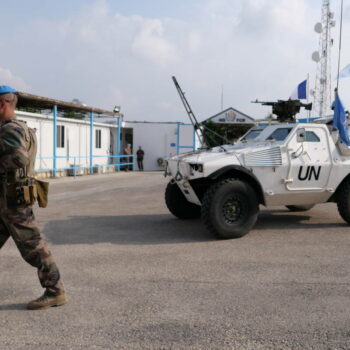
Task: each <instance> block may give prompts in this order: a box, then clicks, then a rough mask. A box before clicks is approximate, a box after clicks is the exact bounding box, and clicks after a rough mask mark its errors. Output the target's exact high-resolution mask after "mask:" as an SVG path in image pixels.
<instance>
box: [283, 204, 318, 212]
mask: <svg viewBox="0 0 350 350" xmlns="http://www.w3.org/2000/svg"><path fill="white" fill-rule="evenodd" d="M314 206H315V204H309V205H286V208H288V209H289V210H290V211H295V212H296V211H308V210H310V209H311V208H313V207H314Z"/></svg>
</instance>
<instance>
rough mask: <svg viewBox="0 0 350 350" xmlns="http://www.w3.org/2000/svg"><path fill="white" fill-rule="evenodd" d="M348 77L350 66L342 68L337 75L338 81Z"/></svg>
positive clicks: (349, 75)
mask: <svg viewBox="0 0 350 350" xmlns="http://www.w3.org/2000/svg"><path fill="white" fill-rule="evenodd" d="M348 77H350V64H348V65H347V66H346V67H344V68H343V69H342V70H341V71H340V73H339V79H341V78H348Z"/></svg>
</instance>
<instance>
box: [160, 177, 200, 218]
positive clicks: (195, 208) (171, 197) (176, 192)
mask: <svg viewBox="0 0 350 350" xmlns="http://www.w3.org/2000/svg"><path fill="white" fill-rule="evenodd" d="M165 203H166V205H167V207H168V209H169V211H170V212H171V213H172V214H173V215H175V216H176V217H178V218H179V219H196V218H199V217H200V216H201V207H200V206H199V205H197V204H194V203H190V202H189V201H188V200H187V199H186V197H185V196H184V195H183V193H182V192H181V190H180V188H179V186H178V185H177V184H176V183H172V182H169V183H168V185H167V187H166V190H165Z"/></svg>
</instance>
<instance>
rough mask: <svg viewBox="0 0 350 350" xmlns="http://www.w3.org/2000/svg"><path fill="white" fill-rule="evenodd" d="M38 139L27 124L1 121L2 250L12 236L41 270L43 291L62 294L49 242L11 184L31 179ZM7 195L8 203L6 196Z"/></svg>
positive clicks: (26, 259)
mask: <svg viewBox="0 0 350 350" xmlns="http://www.w3.org/2000/svg"><path fill="white" fill-rule="evenodd" d="M35 156H36V138H35V137H33V135H32V134H31V133H30V132H29V129H28V127H27V126H26V124H25V123H22V122H19V121H17V120H15V119H9V120H7V121H4V122H0V177H2V179H3V180H5V181H2V182H0V249H1V247H2V246H3V245H4V244H5V242H6V241H7V239H8V238H9V237H10V236H11V237H12V238H13V240H14V241H15V243H16V245H17V248H18V249H19V251H20V253H21V255H22V257H23V259H24V260H25V261H26V262H27V263H29V264H30V265H32V266H34V267H36V268H37V269H38V276H39V280H40V283H41V285H42V287H43V288H46V290H47V291H48V292H50V293H52V294H57V295H60V294H63V293H64V289H63V284H62V282H61V279H60V273H59V271H58V268H57V266H56V264H55V262H54V260H53V257H52V254H51V252H50V250H49V249H48V247H47V244H46V242H45V241H44V239H43V238H42V237H41V234H40V230H39V228H38V226H37V224H36V222H35V217H34V213H33V208H32V206H31V205H24V206H20V207H19V206H18V205H17V204H16V202H14V198H12V197H11V191H8V190H9V189H10V186H11V184H13V183H15V182H16V181H17V179H19V178H23V177H26V176H32V171H33V168H34V162H35ZM6 192H7V200H6V201H5V198H4V193H5V194H6Z"/></svg>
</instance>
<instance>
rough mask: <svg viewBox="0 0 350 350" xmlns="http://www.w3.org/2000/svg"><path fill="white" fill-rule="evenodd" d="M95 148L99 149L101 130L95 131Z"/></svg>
mask: <svg viewBox="0 0 350 350" xmlns="http://www.w3.org/2000/svg"><path fill="white" fill-rule="evenodd" d="M95 135H96V137H95V147H96V148H101V130H100V129H96V130H95Z"/></svg>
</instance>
